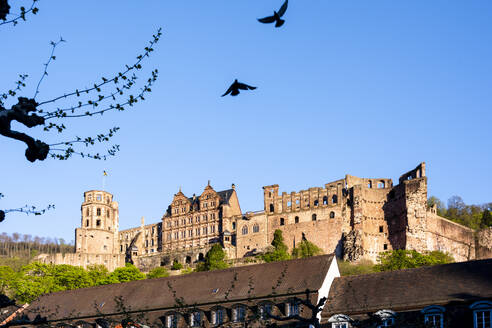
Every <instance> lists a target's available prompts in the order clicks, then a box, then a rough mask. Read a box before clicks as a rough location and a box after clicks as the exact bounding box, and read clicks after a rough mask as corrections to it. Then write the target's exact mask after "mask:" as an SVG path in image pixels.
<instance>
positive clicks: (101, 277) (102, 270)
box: [87, 264, 109, 286]
mask: <svg viewBox="0 0 492 328" xmlns="http://www.w3.org/2000/svg"><path fill="white" fill-rule="evenodd" d="M87 275H88V276H89V280H90V283H91V286H98V285H103V284H104V283H105V282H106V281H107V279H108V276H109V271H108V269H107V268H106V267H105V266H104V265H102V264H94V265H90V266H88V267H87Z"/></svg>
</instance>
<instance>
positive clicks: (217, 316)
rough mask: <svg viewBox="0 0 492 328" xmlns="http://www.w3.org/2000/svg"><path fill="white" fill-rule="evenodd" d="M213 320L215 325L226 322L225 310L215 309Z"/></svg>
mask: <svg viewBox="0 0 492 328" xmlns="http://www.w3.org/2000/svg"><path fill="white" fill-rule="evenodd" d="M212 322H213V324H214V325H221V324H222V323H223V322H224V310H222V309H218V310H215V311H214V312H213V318H212Z"/></svg>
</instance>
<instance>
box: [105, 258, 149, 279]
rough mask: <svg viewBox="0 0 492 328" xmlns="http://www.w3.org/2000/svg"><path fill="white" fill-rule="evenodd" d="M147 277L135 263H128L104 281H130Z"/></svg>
mask: <svg viewBox="0 0 492 328" xmlns="http://www.w3.org/2000/svg"><path fill="white" fill-rule="evenodd" d="M142 279H145V275H144V274H143V273H142V272H140V270H139V269H138V268H137V267H136V266H134V265H133V264H130V263H127V264H126V265H125V266H124V267H123V268H117V269H116V270H114V271H113V272H111V274H110V275H109V276H108V278H107V279H106V280H105V281H104V282H105V283H106V284H114V283H118V282H128V281H134V280H142Z"/></svg>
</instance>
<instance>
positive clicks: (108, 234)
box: [75, 190, 119, 254]
mask: <svg viewBox="0 0 492 328" xmlns="http://www.w3.org/2000/svg"><path fill="white" fill-rule="evenodd" d="M118 222H119V220H118V203H117V202H114V201H113V195H111V194H110V193H108V192H106V191H102V190H90V191H86V192H85V193H84V201H83V203H82V206H81V224H80V228H78V229H76V231H75V250H76V252H77V253H90V254H114V253H115V252H116V250H117V249H116V248H115V243H116V242H117V239H118V238H117V236H118Z"/></svg>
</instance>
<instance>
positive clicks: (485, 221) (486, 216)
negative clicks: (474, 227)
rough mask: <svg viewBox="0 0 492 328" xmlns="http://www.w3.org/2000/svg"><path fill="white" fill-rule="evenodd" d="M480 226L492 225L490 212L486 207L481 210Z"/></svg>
mask: <svg viewBox="0 0 492 328" xmlns="http://www.w3.org/2000/svg"><path fill="white" fill-rule="evenodd" d="M480 227H481V228H486V227H492V213H490V211H489V209H488V208H486V209H484V210H483V213H482V220H481V222H480Z"/></svg>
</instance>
